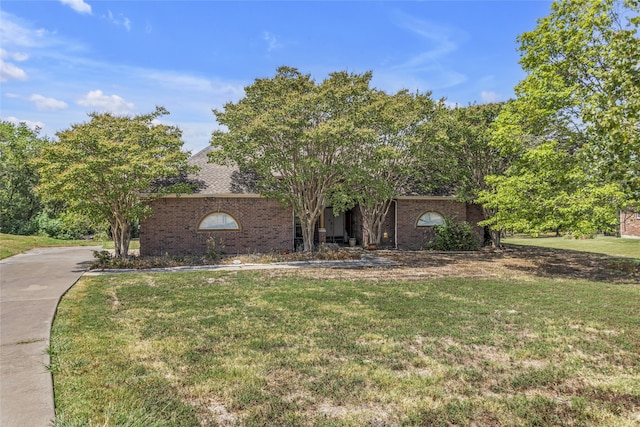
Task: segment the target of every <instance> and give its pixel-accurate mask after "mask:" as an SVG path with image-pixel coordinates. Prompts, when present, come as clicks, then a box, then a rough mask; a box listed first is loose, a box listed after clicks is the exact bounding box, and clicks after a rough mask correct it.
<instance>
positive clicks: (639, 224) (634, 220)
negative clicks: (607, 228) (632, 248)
mask: <svg viewBox="0 0 640 427" xmlns="http://www.w3.org/2000/svg"><path fill="white" fill-rule="evenodd" d="M620 237H636V238H640V218H638V213H636V212H633V211H622V212H620Z"/></svg>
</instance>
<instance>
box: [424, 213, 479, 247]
mask: <svg viewBox="0 0 640 427" xmlns="http://www.w3.org/2000/svg"><path fill="white" fill-rule="evenodd" d="M426 248H427V249H429V250H434V251H477V250H478V249H480V242H479V241H478V236H476V234H475V233H474V232H473V229H472V228H471V225H469V223H468V222H466V221H464V222H453V221H451V220H450V219H449V218H445V223H444V225H437V226H435V227H434V235H433V237H432V238H431V239H430V240H429V241H428V242H427V244H426Z"/></svg>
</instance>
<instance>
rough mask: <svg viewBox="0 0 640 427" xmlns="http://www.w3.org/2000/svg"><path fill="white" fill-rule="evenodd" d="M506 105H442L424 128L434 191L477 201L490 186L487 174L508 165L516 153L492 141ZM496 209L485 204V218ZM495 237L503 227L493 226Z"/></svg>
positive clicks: (495, 240)
mask: <svg viewBox="0 0 640 427" xmlns="http://www.w3.org/2000/svg"><path fill="white" fill-rule="evenodd" d="M503 106H504V104H503V103H489V104H479V105H478V104H473V105H469V106H466V107H455V108H447V107H445V106H442V105H441V106H440V108H439V109H438V111H437V113H436V114H435V116H434V118H433V120H431V122H430V123H429V124H428V126H426V127H425V132H424V144H423V154H422V165H423V166H422V167H423V168H424V169H425V176H426V177H427V178H428V179H429V180H430V181H431V182H432V183H433V184H434V185H435V186H436V187H435V188H432V189H431V191H434V190H435V191H436V192H437V191H438V190H439V189H441V191H447V190H448V191H449V193H451V194H455V195H456V196H457V198H458V199H459V200H461V201H464V202H466V203H477V202H478V200H477V199H478V195H479V194H480V192H482V191H484V190H487V189H488V188H489V186H488V184H487V182H486V180H485V178H486V177H487V176H490V175H496V174H502V173H503V172H504V171H505V170H506V169H507V167H508V166H509V164H510V162H511V161H512V156H511V155H509V154H507V153H504V152H502V151H501V150H500V149H499V148H498V147H495V146H494V145H492V144H491V140H492V126H493V124H494V122H495V120H496V118H497V117H498V115H499V114H500V111H501V110H502V108H503ZM495 213H496V212H495V209H494V208H493V207H489V206H488V205H485V206H484V207H483V214H484V219H485V220H486V219H488V218H491V216H493V215H494V214H495ZM474 225H476V224H474ZM491 237H492V244H493V245H495V246H499V245H500V231H499V230H492V232H491Z"/></svg>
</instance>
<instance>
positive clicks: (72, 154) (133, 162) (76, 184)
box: [37, 107, 191, 258]
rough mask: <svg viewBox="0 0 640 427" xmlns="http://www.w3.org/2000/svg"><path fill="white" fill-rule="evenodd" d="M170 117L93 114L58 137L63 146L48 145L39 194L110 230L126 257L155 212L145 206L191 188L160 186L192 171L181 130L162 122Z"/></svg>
mask: <svg viewBox="0 0 640 427" xmlns="http://www.w3.org/2000/svg"><path fill="white" fill-rule="evenodd" d="M166 114H168V112H167V111H166V110H165V109H164V108H161V107H157V108H156V110H155V112H153V113H150V114H146V115H140V116H134V117H129V116H114V115H112V114H110V113H102V114H98V113H92V114H89V116H90V117H91V120H90V121H89V122H87V123H82V124H75V125H73V126H72V127H71V129H68V130H65V131H62V132H58V134H57V136H58V138H59V141H56V142H52V143H50V144H48V145H47V146H46V147H45V148H44V149H43V150H42V156H41V158H40V159H39V162H38V164H39V171H40V174H41V182H40V185H39V186H38V187H37V191H38V194H40V196H41V197H42V198H43V199H44V200H46V201H64V203H65V205H66V206H67V207H68V210H69V211H70V212H74V213H76V214H78V215H81V216H83V217H84V218H91V220H92V221H93V222H94V225H98V226H103V227H105V228H106V227H107V226H108V227H110V229H111V235H112V236H113V239H114V244H115V250H116V256H118V257H123V258H124V257H126V256H127V252H128V245H129V241H130V239H131V227H132V225H133V224H136V223H137V222H138V221H140V220H142V219H144V218H145V217H146V216H147V215H149V214H150V213H151V212H150V209H149V207H148V205H147V204H146V203H145V201H147V200H151V199H153V198H155V197H159V196H161V195H163V194H166V193H169V192H188V191H190V189H191V188H190V187H189V186H188V185H187V184H184V183H177V184H175V185H172V186H169V187H161V188H157V186H156V183H157V181H158V180H162V179H167V178H170V177H175V176H180V175H181V174H184V173H185V172H187V171H189V170H190V168H189V166H188V165H187V159H188V156H189V154H188V153H187V152H183V151H181V147H182V140H181V132H180V130H179V129H178V128H176V127H174V126H167V125H162V124H157V123H156V122H157V120H158V119H159V118H160V117H162V116H164V115H166Z"/></svg>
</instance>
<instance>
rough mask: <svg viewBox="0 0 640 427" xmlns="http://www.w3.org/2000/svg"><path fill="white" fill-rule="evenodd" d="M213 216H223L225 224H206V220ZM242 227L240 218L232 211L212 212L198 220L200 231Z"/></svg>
mask: <svg viewBox="0 0 640 427" xmlns="http://www.w3.org/2000/svg"><path fill="white" fill-rule="evenodd" d="M212 217H219V218H223V221H222V224H223V226H217V225H216V224H215V223H214V224H212V225H210V226H208V225H207V224H205V221H207V219H209V218H212ZM229 220H230V221H229ZM203 225H204V226H203ZM241 229H242V228H241V227H240V223H239V222H238V220H237V219H236V218H235V217H234V216H233V215H231V214H230V213H228V212H224V211H216V212H210V213H208V214H206V215H205V216H204V217H202V218H201V219H200V221H199V222H198V231H240V230H241Z"/></svg>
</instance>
